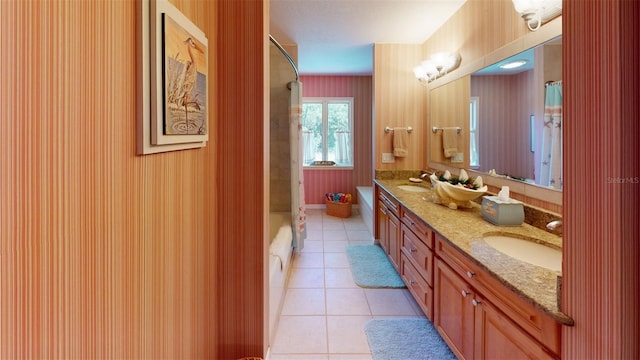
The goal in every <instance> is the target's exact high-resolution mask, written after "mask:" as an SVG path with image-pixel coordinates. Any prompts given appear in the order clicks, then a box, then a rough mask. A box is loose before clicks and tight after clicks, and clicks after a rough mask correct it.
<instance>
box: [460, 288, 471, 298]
mask: <svg viewBox="0 0 640 360" xmlns="http://www.w3.org/2000/svg"><path fill="white" fill-rule="evenodd" d="M461 293H462V296H463V297H467V295H469V294H470V292H468V291H467V290H464V289H462V291H461Z"/></svg>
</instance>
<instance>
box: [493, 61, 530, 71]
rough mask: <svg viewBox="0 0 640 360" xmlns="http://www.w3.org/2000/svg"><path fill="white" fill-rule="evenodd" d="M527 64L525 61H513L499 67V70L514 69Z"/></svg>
mask: <svg viewBox="0 0 640 360" xmlns="http://www.w3.org/2000/svg"><path fill="white" fill-rule="evenodd" d="M526 63H527V60H515V61H510V62H508V63H504V64H502V65H500V69H507V70H508V69H515V68H519V67H520V66H522V65H524V64H526Z"/></svg>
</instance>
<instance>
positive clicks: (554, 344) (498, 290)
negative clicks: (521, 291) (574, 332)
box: [435, 235, 561, 354]
mask: <svg viewBox="0 0 640 360" xmlns="http://www.w3.org/2000/svg"><path fill="white" fill-rule="evenodd" d="M435 246H436V255H437V256H438V257H439V258H441V259H442V260H444V261H445V262H446V263H447V264H448V265H449V266H450V267H451V268H452V269H453V270H454V271H455V272H457V273H458V274H459V275H460V276H462V277H463V278H464V279H466V281H467V282H468V283H469V285H471V286H472V287H474V288H475V289H476V290H477V291H478V292H480V293H481V294H482V295H483V296H484V297H486V298H487V299H488V300H489V301H490V302H491V303H493V304H494V305H496V307H497V308H498V309H500V311H502V312H504V313H505V315H507V317H508V318H510V319H511V320H512V321H514V322H515V323H516V324H518V325H519V326H520V327H521V328H522V329H524V330H525V331H526V332H527V333H528V334H530V335H531V336H533V337H534V338H535V339H537V340H538V341H540V342H541V343H542V344H544V345H545V346H546V347H547V348H548V349H549V350H551V351H552V352H553V353H555V354H559V353H560V336H561V325H560V324H559V323H558V322H556V321H555V320H554V319H552V318H551V317H550V316H548V315H546V314H544V313H542V312H541V311H540V310H538V309H536V308H535V307H534V306H533V305H532V304H530V303H528V302H526V301H525V300H524V299H522V298H520V297H519V296H518V295H517V294H516V293H514V292H513V291H512V290H510V289H508V288H507V287H506V286H505V285H504V284H502V283H501V282H500V281H499V280H497V279H495V278H494V277H493V276H492V275H491V274H489V273H488V272H487V271H485V270H484V269H482V268H480V267H479V266H478V265H476V264H474V263H473V262H472V260H471V259H469V258H468V257H467V255H465V254H463V253H462V252H461V251H460V250H458V249H456V248H454V247H453V246H452V245H450V244H449V243H448V242H447V241H445V240H443V239H442V238H441V237H440V236H437V235H436V236H435Z"/></svg>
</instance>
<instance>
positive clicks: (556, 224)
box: [547, 220, 562, 230]
mask: <svg viewBox="0 0 640 360" xmlns="http://www.w3.org/2000/svg"><path fill="white" fill-rule="evenodd" d="M559 226H562V220H553V221H552V222H550V223H548V224H547V229H549V230H555V229H557V228H558V227H559Z"/></svg>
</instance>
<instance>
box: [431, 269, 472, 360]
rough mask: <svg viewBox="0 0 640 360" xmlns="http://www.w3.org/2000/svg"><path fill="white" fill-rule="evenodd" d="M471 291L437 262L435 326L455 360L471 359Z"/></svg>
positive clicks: (462, 281)
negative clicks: (456, 358)
mask: <svg viewBox="0 0 640 360" xmlns="http://www.w3.org/2000/svg"><path fill="white" fill-rule="evenodd" d="M474 296H475V293H474V292H473V289H471V287H470V286H469V284H467V282H466V281H465V280H464V279H462V278H461V277H460V276H458V274H456V273H455V272H454V271H453V270H451V268H449V266H448V265H447V264H446V263H444V262H443V261H442V260H440V259H436V261H435V272H434V308H433V317H434V325H435V328H436V329H437V330H438V332H439V333H440V335H441V336H442V338H443V339H444V340H445V341H446V342H447V344H449V347H450V348H451V350H452V351H453V352H454V354H455V355H456V356H457V357H458V359H473V346H474V344H473V338H474V332H475V328H474V323H473V322H474V320H475V318H474V306H473V305H472V303H471V300H472V299H473V298H474Z"/></svg>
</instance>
